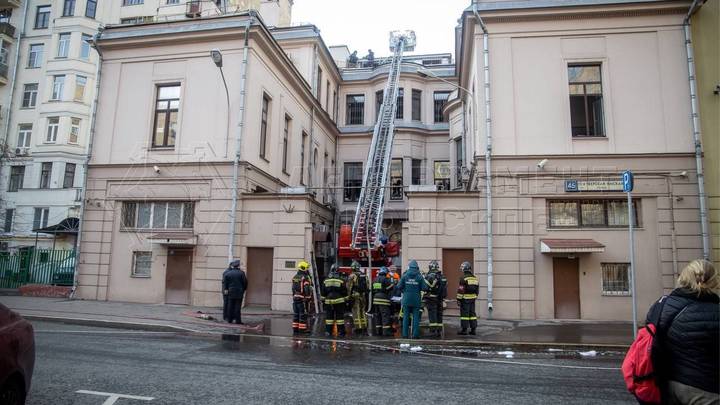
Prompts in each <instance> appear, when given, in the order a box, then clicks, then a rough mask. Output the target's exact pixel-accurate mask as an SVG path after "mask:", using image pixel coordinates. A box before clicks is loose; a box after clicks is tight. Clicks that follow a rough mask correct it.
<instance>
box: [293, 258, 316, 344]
mask: <svg viewBox="0 0 720 405" xmlns="http://www.w3.org/2000/svg"><path fill="white" fill-rule="evenodd" d="M309 269H310V264H309V263H308V262H306V261H305V260H301V261H300V263H298V265H297V273H296V274H295V277H293V278H292V294H293V323H292V327H293V333H294V334H297V333H307V332H309V331H310V330H309V329H308V322H307V320H308V305H309V304H310V300H312V296H313V287H312V279H311V278H310V274H309Z"/></svg>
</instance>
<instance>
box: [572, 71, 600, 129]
mask: <svg viewBox="0 0 720 405" xmlns="http://www.w3.org/2000/svg"><path fill="white" fill-rule="evenodd" d="M568 81H569V82H570V126H571V127H572V136H574V137H583V136H605V125H604V123H603V105H602V101H603V100H602V80H601V75H600V65H599V64H592V65H568Z"/></svg>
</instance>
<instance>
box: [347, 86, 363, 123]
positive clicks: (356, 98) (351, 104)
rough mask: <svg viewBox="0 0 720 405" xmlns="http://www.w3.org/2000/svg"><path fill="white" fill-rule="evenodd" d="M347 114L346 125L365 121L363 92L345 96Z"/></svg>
mask: <svg viewBox="0 0 720 405" xmlns="http://www.w3.org/2000/svg"><path fill="white" fill-rule="evenodd" d="M346 100H347V101H346V103H347V116H346V117H345V124H346V125H362V124H363V122H365V96H364V95H363V94H348V95H347V98H346Z"/></svg>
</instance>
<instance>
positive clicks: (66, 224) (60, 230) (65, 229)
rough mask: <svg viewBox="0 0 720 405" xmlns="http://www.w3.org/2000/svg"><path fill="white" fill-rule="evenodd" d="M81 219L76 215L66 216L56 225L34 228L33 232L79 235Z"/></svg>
mask: <svg viewBox="0 0 720 405" xmlns="http://www.w3.org/2000/svg"><path fill="white" fill-rule="evenodd" d="M79 226H80V220H79V219H77V218H74V217H69V218H65V219H63V220H62V221H60V222H58V223H57V224H55V225H50V226H46V227H45V228H37V229H33V232H39V233H48V234H51V235H77V233H78V228H79Z"/></svg>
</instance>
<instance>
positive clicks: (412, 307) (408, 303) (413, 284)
mask: <svg viewBox="0 0 720 405" xmlns="http://www.w3.org/2000/svg"><path fill="white" fill-rule="evenodd" d="M425 288H426V286H425V280H424V279H423V276H422V274H420V267H419V266H418V264H417V262H416V261H415V260H410V263H409V264H408V269H407V271H406V272H405V274H403V275H402V277H400V282H399V283H398V285H397V289H398V290H400V291H401V292H402V313H403V321H402V337H403V338H405V339H407V338H408V336H409V334H408V327H409V326H410V320H411V319H412V338H413V339H418V338H420V307H421V306H422V301H421V298H420V296H421V293H422V292H423V291H424V290H425Z"/></svg>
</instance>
